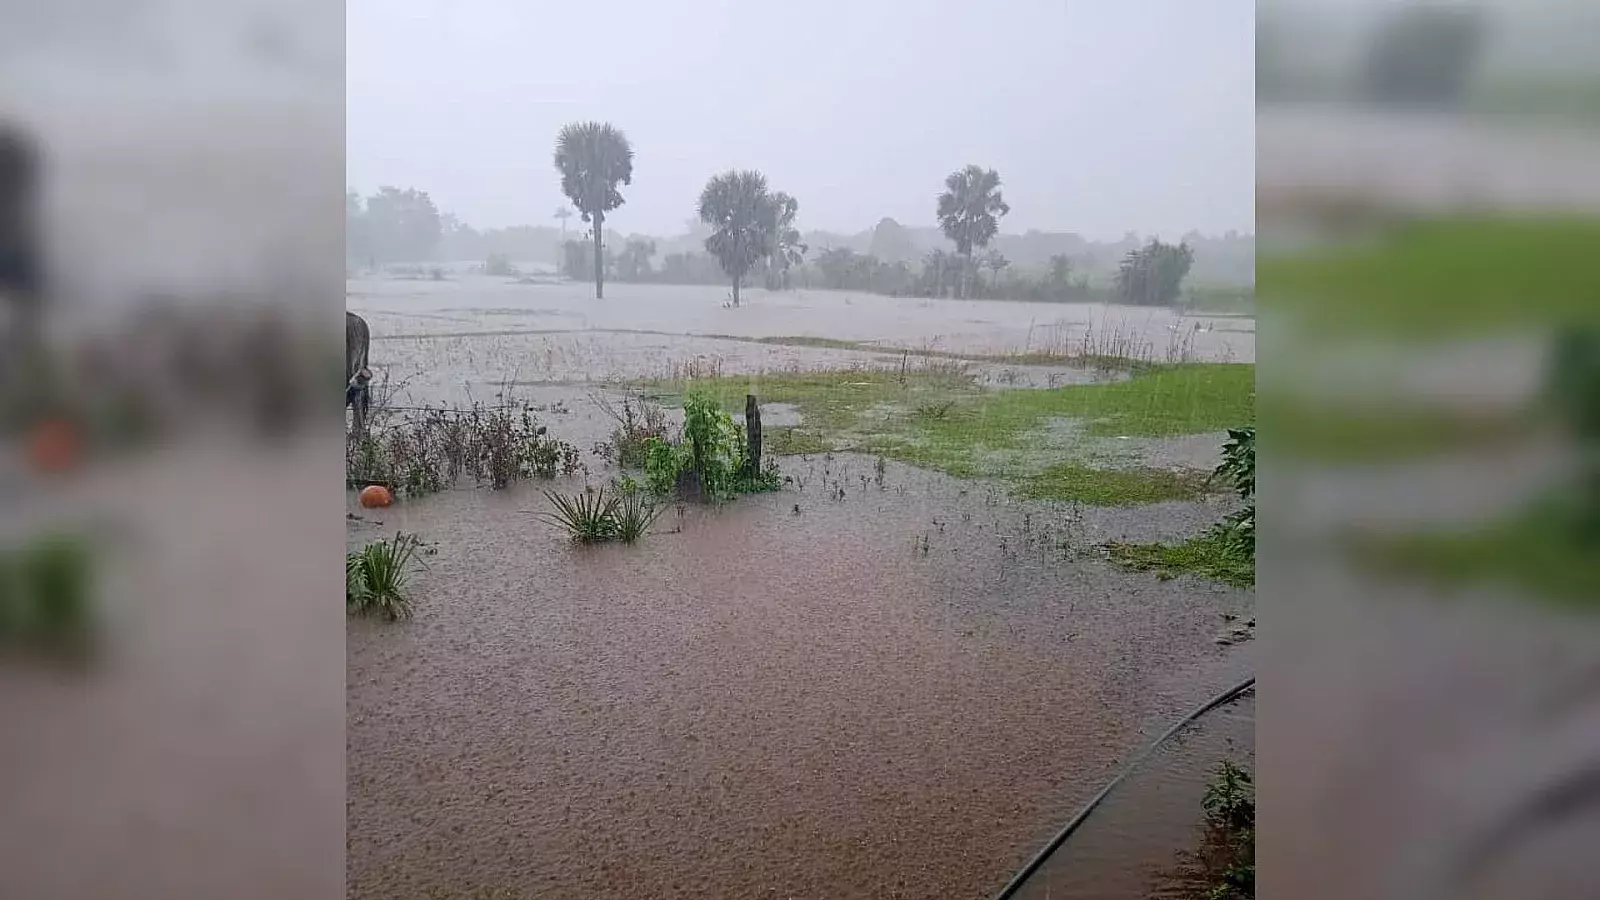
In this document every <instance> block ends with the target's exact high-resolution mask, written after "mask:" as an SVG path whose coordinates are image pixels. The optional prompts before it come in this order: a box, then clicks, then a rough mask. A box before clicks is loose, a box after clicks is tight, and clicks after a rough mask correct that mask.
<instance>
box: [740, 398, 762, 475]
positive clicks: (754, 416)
mask: <svg viewBox="0 0 1600 900" xmlns="http://www.w3.org/2000/svg"><path fill="white" fill-rule="evenodd" d="M744 433H745V444H746V450H745V458H744V474H745V475H746V476H747V477H749V478H755V477H756V476H758V475H760V474H761V404H759V403H757V402H756V395H755V394H745V395H744Z"/></svg>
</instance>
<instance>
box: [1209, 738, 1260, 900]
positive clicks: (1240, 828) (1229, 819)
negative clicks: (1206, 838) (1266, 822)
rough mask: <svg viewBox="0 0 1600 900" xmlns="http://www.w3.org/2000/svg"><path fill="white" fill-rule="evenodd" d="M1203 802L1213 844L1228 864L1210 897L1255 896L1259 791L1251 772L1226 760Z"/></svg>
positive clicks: (1241, 899) (1240, 898)
mask: <svg viewBox="0 0 1600 900" xmlns="http://www.w3.org/2000/svg"><path fill="white" fill-rule="evenodd" d="M1201 805H1202V806H1203V807H1204V809H1205V812H1206V822H1207V824H1209V825H1210V830H1211V833H1210V837H1211V841H1212V843H1213V845H1214V846H1215V847H1216V848H1217V849H1218V850H1220V851H1221V854H1222V856H1221V861H1222V862H1225V863H1226V865H1225V866H1223V867H1221V871H1220V872H1217V870H1216V869H1212V871H1213V872H1215V873H1216V874H1215V875H1214V876H1213V877H1214V878H1216V883H1215V884H1213V885H1212V887H1211V890H1210V891H1209V893H1208V894H1207V897H1208V900H1245V898H1253V897H1255V895H1256V832H1255V829H1256V790H1255V784H1254V782H1253V781H1252V780H1251V778H1250V773H1249V772H1246V771H1245V770H1243V769H1241V768H1239V767H1238V766H1236V765H1234V764H1233V763H1231V762H1224V763H1223V764H1222V766H1221V767H1220V768H1219V769H1218V771H1217V776H1216V778H1215V779H1214V780H1213V781H1212V782H1211V784H1209V785H1207V787H1206V793H1205V796H1204V798H1203V799H1202V800H1201Z"/></svg>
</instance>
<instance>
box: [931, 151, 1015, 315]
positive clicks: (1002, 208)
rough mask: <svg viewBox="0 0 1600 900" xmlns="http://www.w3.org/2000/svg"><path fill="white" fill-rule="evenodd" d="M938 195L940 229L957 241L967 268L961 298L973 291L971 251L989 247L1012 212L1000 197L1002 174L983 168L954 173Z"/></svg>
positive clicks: (972, 167) (977, 167)
mask: <svg viewBox="0 0 1600 900" xmlns="http://www.w3.org/2000/svg"><path fill="white" fill-rule="evenodd" d="M944 187H945V190H944V193H942V194H940V195H939V208H938V216H939V227H940V229H942V230H943V231H944V236H945V237H947V238H949V239H950V240H951V241H954V242H955V245H956V252H957V253H960V254H961V256H962V258H963V259H964V260H965V262H966V265H965V267H964V271H963V273H962V274H963V279H962V289H961V296H962V297H966V296H967V294H968V292H969V291H970V289H971V280H972V274H971V273H972V251H973V248H975V247H986V246H988V244H989V241H990V240H991V239H993V238H994V236H995V235H996V234H997V233H999V231H1000V217H1001V216H1003V215H1005V214H1006V213H1009V212H1011V207H1010V206H1007V205H1006V201H1005V199H1004V198H1002V197H1001V196H1000V173H999V172H996V171H995V170H993V169H985V168H983V167H982V166H967V167H966V168H965V169H961V170H958V171H955V172H951V173H950V175H949V177H947V178H946V179H945V180H944Z"/></svg>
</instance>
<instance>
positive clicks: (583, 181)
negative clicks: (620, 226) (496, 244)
mask: <svg viewBox="0 0 1600 900" xmlns="http://www.w3.org/2000/svg"><path fill="white" fill-rule="evenodd" d="M555 163H556V171H557V172H560V173H561V192H562V193H564V194H566V195H567V198H568V199H570V200H571V201H572V205H573V206H576V207H577V208H578V213H579V215H580V217H581V218H582V220H583V221H585V222H589V223H591V224H592V226H593V228H592V230H593V232H594V296H595V299H596V300H599V299H602V298H604V297H605V274H604V273H605V259H604V251H603V250H602V248H601V235H602V234H603V233H604V232H605V222H606V213H608V212H610V211H611V210H613V209H616V208H617V207H619V206H621V205H622V204H623V199H622V192H621V191H619V190H617V186H618V185H619V184H623V185H626V184H632V183H633V147H631V146H629V144H628V139H627V137H625V136H624V135H623V133H622V132H621V131H619V130H617V128H616V127H615V126H613V125H612V124H611V123H609V122H573V123H572V124H570V125H568V126H566V127H565V128H563V129H561V133H560V134H559V135H557V136H556V154H555ZM557 215H558V216H559V215H560V214H559V213H557ZM563 224H565V220H563Z"/></svg>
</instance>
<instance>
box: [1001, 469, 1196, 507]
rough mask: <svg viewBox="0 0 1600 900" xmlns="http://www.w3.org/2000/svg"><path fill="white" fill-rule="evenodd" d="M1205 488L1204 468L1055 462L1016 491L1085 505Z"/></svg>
mask: <svg viewBox="0 0 1600 900" xmlns="http://www.w3.org/2000/svg"><path fill="white" fill-rule="evenodd" d="M1207 490H1208V484H1207V477H1206V474H1205V473H1204V472H1190V471H1183V470H1172V469H1155V468H1149V467H1143V466H1141V467H1138V468H1132V469H1093V468H1090V467H1088V466H1085V465H1082V464H1080V463H1075V462H1067V463H1058V464H1056V465H1053V466H1051V467H1050V468H1048V469H1046V470H1044V471H1043V472H1041V473H1039V474H1038V475H1034V476H1032V477H1030V478H1028V479H1026V480H1025V481H1023V482H1022V483H1021V484H1020V485H1019V486H1018V488H1017V493H1018V494H1019V495H1020V496H1022V497H1026V498H1028V499H1030V500H1073V501H1077V502H1079V503H1084V504H1088V505H1089V506H1137V505H1139V504H1143V503H1162V502H1166V501H1170V500H1196V499H1199V498H1200V497H1203V496H1205V494H1206V493H1207Z"/></svg>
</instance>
